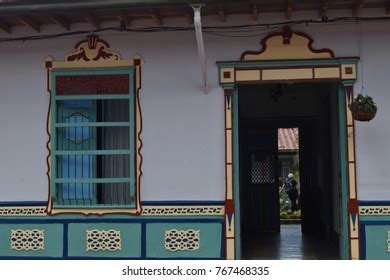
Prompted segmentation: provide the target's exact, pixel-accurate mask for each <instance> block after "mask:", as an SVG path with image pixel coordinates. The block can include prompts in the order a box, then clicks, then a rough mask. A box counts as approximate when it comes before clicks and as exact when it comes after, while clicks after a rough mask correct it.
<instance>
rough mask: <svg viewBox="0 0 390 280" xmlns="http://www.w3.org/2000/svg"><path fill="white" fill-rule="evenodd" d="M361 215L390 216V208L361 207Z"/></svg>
mask: <svg viewBox="0 0 390 280" xmlns="http://www.w3.org/2000/svg"><path fill="white" fill-rule="evenodd" d="M359 214H360V215H362V216H387V215H390V206H360V207H359Z"/></svg>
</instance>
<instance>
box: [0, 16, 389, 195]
mask: <svg viewBox="0 0 390 280" xmlns="http://www.w3.org/2000/svg"><path fill="white" fill-rule="evenodd" d="M368 13H370V14H373V15H382V13H383V11H382V10H380V11H378V12H377V13H375V11H374V10H370V11H369V12H368ZM317 17H318V13H317V12H313V13H311V12H307V13H301V14H296V15H295V18H294V19H297V18H305V19H310V18H316V19H317ZM249 19H250V17H249V16H247V15H243V16H232V17H228V21H227V23H226V24H227V25H235V24H251V23H253V22H251V21H250V20H249ZM261 20H262V21H263V22H269V21H271V20H285V19H284V18H283V17H282V15H272V14H265V15H262V19H261ZM135 24H140V25H141V24H142V25H152V24H153V22H151V21H150V22H146V21H145V22H135ZM165 24H167V25H170V26H172V25H178V24H184V21H177V22H175V21H171V22H170V21H166V22H165ZM217 24H220V23H218V22H217V21H215V18H213V17H211V18H208V19H205V21H204V25H217ZM108 25H110V24H108ZM389 27H390V22H381V23H366V24H363V27H362V30H363V43H364V45H363V61H364V77H365V88H366V90H367V92H368V93H369V94H370V95H372V96H373V97H374V98H375V100H376V101H377V102H378V104H379V111H378V115H377V117H376V118H375V119H374V120H373V121H372V122H370V123H364V124H360V123H357V125H356V131H357V132H356V133H357V138H356V145H357V155H356V156H357V160H358V165H357V174H358V195H359V199H361V200H390V186H389V184H388V176H387V172H388V171H387V169H388V168H387V167H388V158H390V149H389V148H387V144H388V143H389V142H390V128H388V123H389V119H390V110H387V109H386V107H388V106H390V97H389V96H388V94H387V88H388V86H387V83H388V80H389V79H388V72H389V71H388V67H389V66H388V65H390V56H389V54H388V50H389V49H390V37H389V36H388V35H387V30H388V29H389ZM75 28H80V29H88V28H89V26H88V25H80V26H75ZM295 30H300V31H303V32H306V33H308V34H309V35H310V36H312V37H313V38H314V40H315V44H314V46H315V47H317V48H323V47H327V48H331V49H333V50H334V52H335V54H336V56H358V48H357V36H356V26H355V25H354V24H338V25H321V26H320V25H317V26H311V25H310V26H308V27H306V26H300V27H295ZM15 31H16V32H15V33H14V34H13V36H22V35H25V34H30V35H31V33H29V32H27V31H28V29H26V28H23V27H20V28H18V29H17V30H15ZM43 31H44V32H48V33H54V32H62V30H60V29H55V27H54V26H45V27H43ZM260 33H264V32H260ZM0 37H5V34H1V35H0ZM101 37H102V38H103V39H105V40H106V41H108V42H109V44H110V45H111V47H112V49H114V50H116V51H118V52H120V53H121V54H122V56H123V57H125V58H126V57H131V56H132V55H133V54H135V53H140V54H141V55H142V56H143V58H144V59H145V62H146V63H145V65H144V67H143V75H142V77H143V81H142V90H141V103H142V113H143V126H144V130H143V134H142V139H143V143H144V146H143V149H142V154H143V156H144V163H143V173H144V175H143V177H142V194H141V195H142V200H149V201H151V200H152V201H155V200H223V199H224V188H225V183H224V165H223V163H224V130H223V129H224V127H223V126H224V120H223V93H222V89H221V88H220V87H219V85H218V81H217V68H216V64H215V62H216V61H217V60H218V61H222V60H238V59H239V57H240V55H241V53H242V52H243V51H245V50H258V49H259V48H260V45H259V42H260V40H261V39H262V38H263V37H264V35H261V36H259V37H250V38H227V37H218V36H212V35H205V45H206V54H207V59H208V79H209V83H210V89H209V93H208V95H205V94H204V93H203V89H202V87H201V80H200V77H201V73H200V69H199V65H198V60H197V49H196V43H195V35H194V33H193V32H161V33H149V34H131V35H130V34H119V33H114V32H111V33H110V34H106V35H101ZM82 39H84V36H77V37H70V38H61V39H52V40H43V41H26V42H24V43H22V42H14V43H0V62H1V65H0V85H1V86H0V131H1V134H0V201H19V200H25V201H37V200H46V199H47V177H46V175H45V173H46V161H45V159H46V154H47V151H46V148H45V144H46V141H47V135H46V128H45V125H46V114H47V106H48V95H47V93H46V72H45V70H44V69H43V68H42V67H41V62H42V61H43V59H44V58H45V57H46V56H48V55H52V56H54V57H55V58H56V59H63V58H64V57H65V55H66V54H67V53H69V52H70V51H71V50H72V49H73V47H74V45H75V44H76V43H77V42H78V41H80V40H82ZM355 89H356V90H357V91H358V90H359V89H360V76H359V80H358V82H357V84H356V87H355Z"/></svg>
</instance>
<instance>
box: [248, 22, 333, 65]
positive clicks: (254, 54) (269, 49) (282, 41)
mask: <svg viewBox="0 0 390 280" xmlns="http://www.w3.org/2000/svg"><path fill="white" fill-rule="evenodd" d="M312 44H313V39H312V38H310V37H309V36H307V35H306V34H304V33H302V32H293V31H291V29H290V28H288V27H287V28H284V30H283V31H282V32H277V33H273V34H270V35H269V36H267V37H265V38H264V39H263V40H262V41H261V45H262V47H263V48H262V49H261V50H260V51H246V52H244V53H243V54H242V55H241V60H242V61H248V60H289V59H320V58H334V54H333V51H332V50H330V49H319V50H315V49H314V48H313V47H312Z"/></svg>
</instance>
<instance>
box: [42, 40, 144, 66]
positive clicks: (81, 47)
mask: <svg viewBox="0 0 390 280" xmlns="http://www.w3.org/2000/svg"><path fill="white" fill-rule="evenodd" d="M143 62H144V61H143V59H142V58H141V56H139V55H135V56H134V57H132V58H131V59H122V58H121V56H120V54H119V53H117V52H115V51H113V50H111V49H110V46H109V44H108V43H107V42H106V41H104V40H101V39H100V38H99V37H98V36H97V35H89V36H88V37H87V39H86V40H83V41H81V42H79V43H78V44H77V45H76V46H75V50H74V51H72V52H71V53H70V54H68V55H67V56H66V57H65V60H64V61H55V60H54V58H53V57H50V56H48V57H47V58H46V59H45V62H44V67H46V68H73V67H75V68H77V67H116V66H118V67H123V66H142V65H143Z"/></svg>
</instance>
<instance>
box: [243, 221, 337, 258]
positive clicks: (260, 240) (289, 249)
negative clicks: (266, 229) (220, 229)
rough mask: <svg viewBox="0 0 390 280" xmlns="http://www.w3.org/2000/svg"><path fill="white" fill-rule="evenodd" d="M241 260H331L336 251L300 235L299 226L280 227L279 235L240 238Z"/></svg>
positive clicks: (327, 245) (323, 243)
mask: <svg viewBox="0 0 390 280" xmlns="http://www.w3.org/2000/svg"><path fill="white" fill-rule="evenodd" d="M242 258H243V259H245V260H250V259H260V260H261V259H267V260H278V259H281V260H317V259H325V260H332V259H337V258H338V253H337V249H336V248H334V247H332V246H330V245H329V244H327V243H325V242H321V241H319V240H316V239H314V238H311V237H307V236H304V235H302V232H301V225H281V228H280V233H260V234H257V235H252V236H250V237H245V235H243V236H242Z"/></svg>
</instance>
